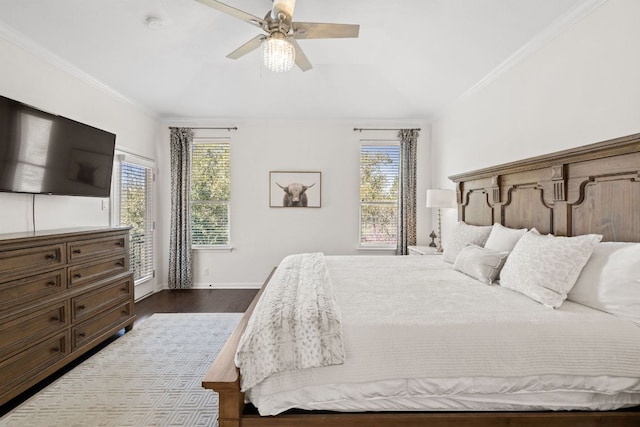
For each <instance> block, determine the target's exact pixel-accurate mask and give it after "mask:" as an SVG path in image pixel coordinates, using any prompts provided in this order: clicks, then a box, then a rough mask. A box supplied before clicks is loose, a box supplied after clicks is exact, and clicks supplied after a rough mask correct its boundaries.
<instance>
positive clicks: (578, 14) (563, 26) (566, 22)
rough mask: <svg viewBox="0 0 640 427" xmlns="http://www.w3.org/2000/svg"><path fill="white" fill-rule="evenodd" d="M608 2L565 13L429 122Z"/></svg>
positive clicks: (599, 0) (603, 0) (591, 3)
mask: <svg viewBox="0 0 640 427" xmlns="http://www.w3.org/2000/svg"><path fill="white" fill-rule="evenodd" d="M607 1H608V0H589V1H587V2H585V3H583V4H581V5H580V6H577V7H576V8H574V9H571V10H569V11H567V12H565V13H564V14H563V15H561V16H560V17H558V19H556V20H555V21H554V22H552V23H551V25H549V26H548V27H547V28H545V29H544V30H542V31H541V32H540V33H538V34H537V35H536V36H534V37H533V38H532V39H531V40H530V41H529V42H527V43H526V44H525V45H524V46H522V47H521V48H520V49H518V50H516V51H515V52H514V53H513V54H512V55H511V56H510V57H509V58H507V59H506V60H505V61H504V62H502V63H501V64H500V65H498V66H497V67H496V68H494V69H493V70H491V72H489V74H487V75H486V76H484V77H483V78H482V79H480V80H479V81H478V82H477V83H476V84H474V85H473V86H471V87H470V88H469V89H467V90H466V91H465V92H463V94H462V95H460V96H459V97H458V98H457V99H456V100H455V101H454V102H452V103H451V104H450V105H446V106H444V107H443V108H442V109H441V110H440V111H438V112H436V114H434V115H433V117H432V120H431V122H433V121H435V120H437V119H438V118H440V117H442V116H443V115H444V114H445V113H446V112H447V110H448V109H449V108H450V107H452V106H453V105H455V104H457V103H459V102H460V101H462V100H464V99H465V98H468V97H470V96H471V95H473V94H475V93H476V92H478V91H480V90H481V89H483V88H485V87H487V86H488V85H489V84H491V83H492V82H494V81H495V80H497V79H498V78H499V77H500V76H502V75H503V74H505V73H506V72H507V71H509V70H511V69H512V68H513V67H515V66H516V65H517V64H519V63H521V62H522V61H524V60H525V59H527V58H528V57H530V56H531V55H533V54H534V53H535V52H537V51H538V50H540V49H542V48H543V47H544V46H546V45H547V44H549V43H550V42H551V41H553V40H554V39H555V38H556V37H558V36H559V35H561V34H562V33H564V32H565V31H567V30H568V29H569V28H571V27H572V26H573V25H575V24H576V23H577V22H578V21H580V20H582V18H584V17H585V16H587V15H589V14H591V13H592V12H593V11H594V10H596V9H598V8H599V7H600V6H602V5H603V4H605V3H606V2H607Z"/></svg>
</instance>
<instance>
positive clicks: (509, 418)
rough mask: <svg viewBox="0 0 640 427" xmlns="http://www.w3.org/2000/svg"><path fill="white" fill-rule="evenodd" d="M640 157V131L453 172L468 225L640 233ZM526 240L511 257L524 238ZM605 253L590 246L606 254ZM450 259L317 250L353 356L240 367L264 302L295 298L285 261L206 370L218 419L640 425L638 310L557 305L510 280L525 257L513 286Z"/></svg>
mask: <svg viewBox="0 0 640 427" xmlns="http://www.w3.org/2000/svg"><path fill="white" fill-rule="evenodd" d="M639 171H640V135H631V136H628V137H623V138H618V139H615V140H610V141H605V142H602V143H598V144H592V145H588V146H584V147H580V148H576V149H572V150H566V151H563V152H558V153H553V154H549V155H545V156H540V157H536V158H532V159H526V160H523V161H518V162H513V163H509V164H505V165H499V166H495V167H491V168H486V169H482V170H479V171H474V172H469V173H465V174H460V175H455V176H452V177H450V178H451V179H452V180H453V181H454V182H455V183H456V191H457V197H458V206H459V209H458V216H459V220H460V221H461V223H462V224H464V226H465V227H477V229H480V228H486V229H492V228H493V227H495V226H494V224H496V223H497V224H501V225H502V226H503V227H505V228H508V229H512V230H516V229H523V228H524V229H527V230H531V229H533V228H535V229H536V230H538V231H539V233H541V234H542V235H545V234H548V233H552V234H553V235H556V236H571V237H572V238H575V239H572V241H573V240H580V239H582V238H584V239H582V240H588V239H589V238H588V236H590V235H593V234H598V235H599V236H602V237H601V239H602V242H640V216H638V214H637V212H640V182H639V181H640V172H639ZM526 236H527V239H529V240H535V239H538V240H541V239H542V237H541V236H540V235H535V234H533V233H532V232H531V233H530V232H527V234H526ZM578 236H581V237H578ZM521 240H522V241H524V240H525V238H523V239H521ZM599 240H600V238H598V241H599ZM518 244H519V245H520V246H518V247H516V248H514V249H513V251H512V252H511V255H509V257H511V256H512V255H514V254H516V253H518V251H520V252H522V250H520V249H521V247H522V246H524V244H522V243H521V242H518ZM545 244H546V243H545ZM607 245H609V246H611V244H610V243H606V244H603V243H599V242H592V246H593V247H597V248H600V247H601V246H602V247H609V246H607ZM474 250H481V248H480V249H474ZM634 250H635V249H634ZM465 251H466V249H465ZM589 254H591V252H589ZM307 255H309V256H312V255H315V254H307ZM593 257H595V255H593V256H592V258H589V255H586V259H588V260H589V262H590V263H591V264H593V262H592V259H593ZM442 258H444V257H440V256H427V257H321V256H318V257H314V258H308V259H312V263H313V264H318V263H322V264H323V266H325V267H326V270H318V271H320V273H318V274H320V275H322V274H328V275H330V278H331V282H332V288H331V292H326V293H327V295H328V296H327V297H326V298H325V299H326V301H329V300H332V299H333V300H335V302H336V304H337V306H338V307H339V311H338V312H339V315H338V314H337V315H336V318H335V319H334V318H333V317H332V316H331V315H330V316H329V318H323V319H322V322H321V323H323V324H328V325H331V322H333V321H335V320H336V319H339V320H340V322H341V327H342V334H343V335H344V342H341V343H342V344H343V346H344V348H343V350H344V353H343V354H340V351H339V350H340V348H339V346H337V347H335V348H334V344H336V343H334V341H333V340H334V337H333V335H331V334H327V338H326V339H328V340H329V341H327V342H329V343H330V344H328V345H327V346H328V347H330V348H331V357H330V358H329V359H332V358H334V357H335V358H337V359H340V356H342V357H343V359H340V360H337V361H334V362H335V363H328V364H326V366H320V367H313V368H307V369H302V370H281V371H277V369H276V371H277V372H267V373H260V372H258V373H256V372H253V371H251V370H250V369H249V368H248V367H250V366H253V365H252V364H248V365H242V364H240V365H241V366H245V368H244V369H240V370H238V368H236V363H237V360H236V358H237V357H238V354H241V353H242V349H243V348H245V347H246V343H247V341H249V338H248V337H249V336H250V332H251V330H252V329H253V327H254V324H256V323H257V322H258V320H257V319H258V318H259V317H260V315H258V314H256V315H253V317H252V313H253V311H254V309H255V308H256V306H258V307H260V306H265V305H273V302H270V301H277V300H278V299H281V298H278V297H277V296H276V297H273V296H271V294H270V293H273V292H275V291H273V290H272V289H269V292H267V293H265V289H267V288H268V287H274V286H276V285H275V283H280V282H282V278H281V277H279V276H286V275H287V274H291V273H287V272H288V271H290V270H289V266H288V264H287V265H282V264H281V265H280V266H279V268H278V269H275V270H274V272H272V274H271V276H270V277H269V278H268V279H267V281H266V282H265V286H263V288H262V289H261V291H260V292H259V293H258V295H257V296H256V299H255V300H254V301H253V303H252V304H251V306H250V307H249V309H248V310H247V312H246V313H245V315H244V316H243V318H242V320H241V322H240V323H239V325H238V327H237V329H236V330H235V331H234V333H233V334H232V336H231V337H230V339H229V341H228V342H227V344H226V345H225V347H224V348H223V350H222V351H221V352H220V354H219V356H218V358H217V359H216V360H215V362H214V363H213V365H212V366H211V368H210V369H209V371H208V373H207V374H206V376H205V378H204V379H203V386H204V387H205V388H208V389H211V390H214V391H216V392H217V393H219V425H220V426H221V427H231V426H234V427H235V426H268V425H273V426H276V425H277V426H288V425H291V426H293V425H311V426H312V425H318V426H320V425H328V424H336V425H343V426H355V425H379V426H395V425H403V426H412V425H433V426H489V425H492V426H493V425H509V426H531V425H543V424H545V425H551V426H552V425H558V426H560V425H562V426H571V425H575V426H585V425H610V426H636V425H640V410H639V408H638V405H640V380H639V379H640V327H638V326H637V324H636V323H634V322H633V321H632V320H629V318H626V317H625V313H622V314H621V315H620V316H618V315H612V314H610V313H607V312H605V311H606V308H601V307H599V309H598V310H596V309H594V308H592V307H590V306H586V305H583V304H581V303H578V302H576V301H573V300H572V297H571V295H570V296H569V299H568V300H566V301H564V302H562V301H561V305H559V308H558V309H552V308H549V307H545V306H544V305H545V304H546V305H552V306H553V304H555V303H554V302H549V301H547V300H545V298H546V296H545V295H537V294H534V295H533V298H534V299H535V298H536V297H539V298H540V299H539V300H538V301H534V300H532V298H531V295H525V294H523V292H525V293H526V291H522V290H520V291H514V288H511V289H509V288H507V285H508V283H513V277H516V278H518V274H519V272H520V271H521V269H520V268H517V264H516V263H515V261H514V262H512V261H511V260H510V261H509V262H510V263H511V264H513V265H516V267H511V268H509V269H507V267H506V266H505V270H503V273H501V275H502V274H504V277H502V276H501V277H500V281H501V282H502V281H504V284H505V286H502V283H501V286H495V285H493V286H490V285H487V284H485V283H481V282H480V281H478V280H476V279H475V278H472V277H469V272H468V271H467V272H466V273H467V274H464V273H461V271H460V270H461V269H462V270H464V266H463V265H462V264H461V265H462V266H461V265H458V264H459V260H460V258H461V257H456V261H455V263H454V264H453V265H454V266H456V268H455V269H454V268H452V264H449V263H446V262H445V261H443V259H442ZM573 258H575V257H573ZM573 258H570V259H568V260H567V261H566V263H571V262H572V259H573ZM505 259H506V258H505ZM514 259H517V257H514ZM541 259H543V258H541ZM550 259H551V260H552V261H553V258H550ZM293 262H294V263H304V260H302V261H300V259H299V258H296V259H294V260H293ZM310 262H311V261H310ZM585 262H587V261H586V260H585ZM566 263H565V264H566ZM591 264H589V263H587V267H589V268H591V267H590V266H591ZM583 266H584V265H583ZM583 266H581V267H580V270H582V267H583ZM587 267H584V268H587ZM323 268H324V267H323ZM554 268H555V266H552V265H551V263H549V265H548V270H553V269H554ZM538 270H542V271H546V270H547V268H539V269H538ZM304 271H307V270H304ZM323 271H324V272H325V273H322V272H323ZM594 271H595V270H594ZM399 272H403V273H402V274H400V273H399ZM472 275H473V274H472ZM583 276H585V277H584V278H583V277H582V276H581V277H580V278H578V279H577V280H578V281H582V282H586V283H588V282H589V280H587V279H589V277H592V276H594V277H595V276H596V274H595V273H594V274H587V275H583ZM586 276H589V277H586ZM434 278H435V279H434ZM525 279H526V278H525ZM525 279H523V278H521V277H520V278H518V280H525ZM270 281H273V282H272V283H271V284H270ZM390 284H391V286H389V285H390ZM576 286H577V285H576ZM274 289H276V288H274ZM321 291H322V292H321V295H324V293H325V291H324V290H322V289H321ZM567 292H568V290H567ZM572 292H573V290H572ZM263 295H264V297H263ZM276 295H277V294H276ZM565 297H566V295H565ZM269 298H271V299H269ZM580 298H585V299H586V300H588V298H590V296H589V295H588V292H586V293H584V295H582V296H581V295H578V294H576V297H575V298H574V299H576V300H577V301H581V299H580ZM563 299H564V298H563ZM261 300H262V301H261ZM320 301H323V299H322V298H320ZM326 301H325V302H323V304H324V303H327V304H328V302H326ZM541 302H542V304H541ZM323 307H324V306H323ZM372 308H375V311H376V312H375V313H370V312H369V313H368V311H371V310H372ZM632 309H633V307H632ZM280 310H282V308H280ZM603 310H605V311H603ZM319 311H322V312H329V313H331V310H325V309H324V308H323V309H322V310H319ZM632 311H633V310H632ZM257 313H262V310H260V311H257ZM631 314H632V315H633V313H631ZM247 326H249V330H248V331H246V329H247ZM245 332H246V333H245ZM267 335H268V334H267ZM262 344H263V343H262ZM411 346H413V347H411ZM311 363H312V364H313V363H315V362H311ZM254 365H255V363H254ZM267 368H269V367H267ZM540 368H542V369H540ZM243 372H244V373H243ZM260 374H264V375H263V377H264V378H263V377H261V376H260ZM547 374H548V375H547ZM551 374H553V375H551ZM256 375H257V376H256ZM254 377H255V378H256V379H255V380H252V379H253V378H254ZM505 379H509V380H510V381H508V382H505V381H504V380H505ZM345 384H347V385H349V384H351V387H347V386H346V385H345ZM354 384H355V385H356V386H355V387H354V386H353V385H354ZM241 389H242V390H244V391H246V393H244V392H242V391H241ZM245 400H248V401H251V402H252V403H253V404H255V405H253V404H247V405H246V404H245ZM254 406H257V407H258V408H259V410H260V413H258V412H257V411H256V410H255V407H254ZM275 414H277V415H275Z"/></svg>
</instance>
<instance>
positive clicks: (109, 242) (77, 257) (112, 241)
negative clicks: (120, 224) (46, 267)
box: [67, 234, 129, 263]
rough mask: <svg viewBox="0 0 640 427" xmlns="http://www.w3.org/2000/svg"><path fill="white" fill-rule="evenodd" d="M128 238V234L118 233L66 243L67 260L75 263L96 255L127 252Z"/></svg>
mask: <svg viewBox="0 0 640 427" xmlns="http://www.w3.org/2000/svg"><path fill="white" fill-rule="evenodd" d="M128 238H129V236H128V234H118V235H116V236H109V237H103V238H100V239H91V240H77V241H75V242H69V243H68V244H67V250H68V251H69V254H68V255H69V262H70V263H75V262H80V261H83V260H91V259H95V258H98V257H106V256H112V255H118V254H123V253H125V252H127V246H128V245H127V243H128Z"/></svg>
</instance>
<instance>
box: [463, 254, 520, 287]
mask: <svg viewBox="0 0 640 427" xmlns="http://www.w3.org/2000/svg"><path fill="white" fill-rule="evenodd" d="M507 256H509V252H496V251H493V250H491V249H486V248H482V247H480V246H476V245H472V244H469V245H467V246H465V247H464V248H462V250H461V251H460V253H459V254H458V256H457V257H456V261H455V262H454V263H453V269H454V270H458V271H460V272H462V273H464V274H466V275H467V276H471V277H473V278H474V279H478V280H479V281H481V282H482V283H487V284H489V285H491V284H493V282H494V281H495V280H496V278H497V277H498V274H500V269H502V266H503V265H504V263H505V261H506V260H507Z"/></svg>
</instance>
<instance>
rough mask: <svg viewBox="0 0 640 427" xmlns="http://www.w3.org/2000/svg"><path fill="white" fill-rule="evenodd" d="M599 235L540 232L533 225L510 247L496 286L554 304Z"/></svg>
mask: <svg viewBox="0 0 640 427" xmlns="http://www.w3.org/2000/svg"><path fill="white" fill-rule="evenodd" d="M601 239H602V236H601V235H599V234H585V235H583V236H576V237H556V236H553V235H551V234H549V235H546V236H542V235H540V233H538V230H536V229H535V228H534V229H532V230H531V231H529V232H528V233H527V234H525V235H524V236H522V238H520V240H518V243H516V245H515V247H514V248H513V251H511V254H510V255H509V258H507V262H506V263H505V264H504V267H503V268H502V271H501V272H500V286H503V287H505V288H509V289H513V290H514V291H518V292H520V293H523V294H525V295H526V296H528V297H529V298H531V299H532V300H534V301H538V302H540V303H542V304H544V305H545V306H547V307H551V308H558V307H560V305H561V304H562V302H563V301H564V300H565V299H566V298H567V293H568V292H569V291H570V290H571V288H572V287H573V285H574V284H575V283H576V280H577V279H578V276H579V275H580V271H582V268H583V267H584V265H585V264H586V262H587V260H588V259H589V257H590V256H591V253H592V252H593V248H594V247H595V246H596V244H597V243H598V242H599V241H600V240H601Z"/></svg>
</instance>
